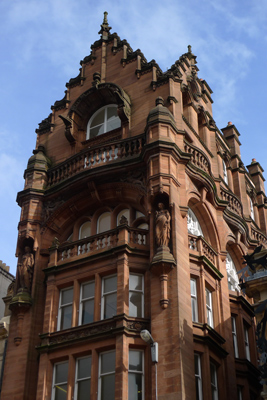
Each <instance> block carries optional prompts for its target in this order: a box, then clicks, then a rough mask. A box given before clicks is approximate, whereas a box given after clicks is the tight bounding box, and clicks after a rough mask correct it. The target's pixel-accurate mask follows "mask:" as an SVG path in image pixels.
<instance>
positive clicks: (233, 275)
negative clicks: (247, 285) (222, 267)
mask: <svg viewBox="0 0 267 400" xmlns="http://www.w3.org/2000/svg"><path fill="white" fill-rule="evenodd" d="M226 271H227V280H228V288H229V290H240V287H239V279H238V275H237V272H236V267H235V264H234V262H233V260H232V257H231V256H230V254H229V253H227V256H226Z"/></svg>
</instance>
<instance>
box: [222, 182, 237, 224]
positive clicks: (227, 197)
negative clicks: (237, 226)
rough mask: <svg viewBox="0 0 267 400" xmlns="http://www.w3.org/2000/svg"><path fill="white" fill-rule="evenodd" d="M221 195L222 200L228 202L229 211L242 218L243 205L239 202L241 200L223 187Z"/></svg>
mask: <svg viewBox="0 0 267 400" xmlns="http://www.w3.org/2000/svg"><path fill="white" fill-rule="evenodd" d="M220 193H221V198H222V200H224V201H228V207H229V209H230V210H231V211H233V212H234V213H235V214H237V215H239V216H240V217H242V204H241V202H240V201H239V199H238V198H237V197H236V196H235V195H234V194H233V193H231V192H228V190H226V189H224V188H222V187H221V190H220Z"/></svg>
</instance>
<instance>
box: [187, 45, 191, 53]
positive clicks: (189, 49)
mask: <svg viewBox="0 0 267 400" xmlns="http://www.w3.org/2000/svg"><path fill="white" fill-rule="evenodd" d="M187 48H188V53H192V46H191V45H190V44H189V45H188V46H187Z"/></svg>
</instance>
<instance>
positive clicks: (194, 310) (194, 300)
mask: <svg viewBox="0 0 267 400" xmlns="http://www.w3.org/2000/svg"><path fill="white" fill-rule="evenodd" d="M190 288H191V307H192V321H193V322H198V305H197V281H196V280H195V279H190Z"/></svg>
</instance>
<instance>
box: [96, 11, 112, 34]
mask: <svg viewBox="0 0 267 400" xmlns="http://www.w3.org/2000/svg"><path fill="white" fill-rule="evenodd" d="M107 15H108V13H107V11H105V12H104V19H103V22H102V25H100V26H101V29H100V31H99V32H98V33H99V34H100V35H102V39H104V40H106V39H107V38H108V35H109V31H110V29H111V26H109V24H108V18H107Z"/></svg>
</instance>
